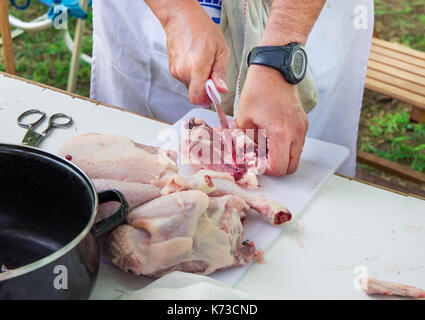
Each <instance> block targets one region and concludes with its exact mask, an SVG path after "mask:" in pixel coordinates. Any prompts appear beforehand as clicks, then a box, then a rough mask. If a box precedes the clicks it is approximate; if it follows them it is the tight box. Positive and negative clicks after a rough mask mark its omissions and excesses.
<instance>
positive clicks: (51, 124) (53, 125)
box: [42, 113, 72, 136]
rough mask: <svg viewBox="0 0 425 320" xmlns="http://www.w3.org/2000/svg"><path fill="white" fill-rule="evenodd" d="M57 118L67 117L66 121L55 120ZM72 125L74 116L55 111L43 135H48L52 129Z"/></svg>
mask: <svg viewBox="0 0 425 320" xmlns="http://www.w3.org/2000/svg"><path fill="white" fill-rule="evenodd" d="M56 119H66V120H68V121H67V122H65V123H60V122H55V120H56ZM71 125H72V118H71V117H70V116H68V115H67V114H64V113H55V114H54V115H52V116H51V117H50V118H49V125H48V127H47V128H46V130H44V131H43V133H42V135H43V136H47V135H48V134H49V132H50V131H51V130H52V129H57V128H67V127H69V126H71Z"/></svg>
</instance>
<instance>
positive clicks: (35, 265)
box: [0, 143, 99, 284]
mask: <svg viewBox="0 0 425 320" xmlns="http://www.w3.org/2000/svg"><path fill="white" fill-rule="evenodd" d="M2 148H6V149H11V150H12V151H23V152H30V153H32V154H37V155H41V156H44V157H47V158H50V159H52V160H55V161H58V162H60V163H62V164H64V165H65V166H67V167H70V168H71V169H72V171H74V172H75V173H76V174H78V175H80V176H81V177H82V178H83V179H84V180H85V181H86V182H87V184H88V185H89V187H90V191H91V192H92V194H93V198H94V208H93V211H92V213H91V216H90V219H89V221H88V223H87V225H86V226H85V227H84V229H83V230H82V231H81V232H80V233H79V234H78V235H77V236H76V237H75V238H74V239H73V240H72V241H70V242H69V243H68V244H66V245H65V246H64V247H62V248H61V249H59V250H57V251H55V252H53V253H52V254H50V255H48V256H46V257H44V258H41V259H39V260H36V261H34V262H32V263H30V264H27V265H24V266H22V267H19V268H16V269H11V270H8V271H6V272H3V273H0V284H1V282H3V281H6V280H10V279H13V278H16V277H18V276H22V275H25V274H27V273H30V272H32V271H35V270H37V269H40V268H42V267H44V266H46V265H48V264H50V263H51V262H53V261H55V260H57V259H59V258H60V257H62V256H64V255H65V254H67V253H68V252H69V251H71V250H72V249H74V248H75V247H76V246H77V245H78V244H79V243H80V242H81V241H82V240H83V239H84V238H85V237H86V236H87V234H89V232H90V230H91V228H92V227H93V224H94V220H95V218H96V213H97V212H98V209H99V198H98V196H97V192H96V189H95V187H94V185H93V183H92V182H91V180H90V179H89V177H88V176H87V175H86V174H85V173H84V172H83V171H82V170H81V169H80V168H79V167H77V166H76V165H75V164H73V163H72V162H70V161H68V160H66V159H64V158H62V157H59V156H58V155H55V154H53V153H50V152H47V151H44V150H41V149H37V148H33V147H28V146H21V145H14V144H4V143H0V149H2Z"/></svg>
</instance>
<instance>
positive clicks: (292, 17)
mask: <svg viewBox="0 0 425 320" xmlns="http://www.w3.org/2000/svg"><path fill="white" fill-rule="evenodd" d="M325 2H326V1H325V0H274V2H273V6H272V9H271V12H270V16H269V20H268V22H267V26H266V30H265V31H264V34H263V37H262V39H261V42H260V45H262V46H279V45H280V46H282V45H286V44H288V43H290V42H299V43H301V44H302V45H305V43H306V41H307V38H308V35H309V34H310V31H311V29H312V28H313V26H314V23H315V22H316V20H317V18H318V16H319V14H320V12H321V11H322V8H323V6H324V4H325Z"/></svg>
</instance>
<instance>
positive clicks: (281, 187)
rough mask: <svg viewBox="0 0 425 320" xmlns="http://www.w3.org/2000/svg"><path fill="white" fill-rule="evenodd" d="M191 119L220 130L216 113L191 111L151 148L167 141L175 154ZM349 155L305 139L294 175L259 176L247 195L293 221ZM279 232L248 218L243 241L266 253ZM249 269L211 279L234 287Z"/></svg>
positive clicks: (344, 150)
mask: <svg viewBox="0 0 425 320" xmlns="http://www.w3.org/2000/svg"><path fill="white" fill-rule="evenodd" d="M192 117H195V118H201V119H203V120H204V121H205V122H206V123H207V124H209V125H210V126H212V127H220V123H219V120H218V117H217V114H216V113H215V112H212V111H209V110H205V109H194V110H192V111H190V112H189V113H188V114H186V115H185V116H184V117H183V118H182V119H180V120H179V121H177V122H176V123H175V124H174V125H173V126H172V127H171V128H170V129H167V130H165V131H163V132H162V133H161V134H160V135H159V140H157V141H155V142H153V143H152V145H155V146H158V147H159V146H161V145H163V144H164V142H166V143H167V146H170V148H171V149H173V150H175V151H178V141H179V140H180V139H179V138H178V137H177V136H179V135H180V130H181V128H182V123H183V122H184V121H186V120H189V119H190V118H192ZM170 137H173V139H170ZM176 138H177V139H176ZM348 154H349V150H348V149H347V148H346V147H343V146H339V145H335V144H331V143H328V142H323V141H319V140H315V139H310V138H307V139H306V142H305V146H304V150H303V153H302V155H301V160H300V165H299V167H298V170H297V172H296V173H295V174H293V175H289V176H286V177H279V178H276V177H269V176H261V177H259V182H260V185H261V188H260V189H259V190H255V191H250V192H252V193H254V194H257V195H261V196H264V197H266V198H268V199H271V200H274V201H276V202H278V203H280V204H281V205H283V206H285V207H287V208H288V209H289V210H290V211H291V213H292V215H293V218H295V217H296V216H297V215H298V214H299V213H300V212H301V210H302V209H303V208H304V207H305V206H306V205H307V203H308V202H309V201H310V200H311V198H312V197H313V196H314V194H315V193H316V192H317V191H318V190H319V189H320V187H321V186H322V185H323V184H324V183H325V182H327V181H328V179H329V178H330V177H331V176H332V175H333V174H334V173H335V172H336V171H337V170H338V168H339V167H340V165H341V164H342V163H343V162H344V161H345V159H346V158H347V157H348ZM178 158H179V157H178ZM282 229H284V227H273V226H271V225H268V224H267V223H265V222H264V221H263V220H261V219H259V218H258V217H255V216H251V217H248V218H247V219H246V221H245V224H244V230H245V239H249V240H251V241H254V242H255V245H256V247H257V248H258V249H262V250H266V249H267V248H268V247H269V246H270V245H271V244H272V242H273V241H274V240H275V239H276V238H277V237H278V236H279V233H280V232H281V231H282ZM266 263H267V261H266ZM249 266H250V265H247V266H245V267H237V268H232V269H226V270H222V271H218V272H215V273H214V274H212V275H211V277H212V278H214V279H216V280H218V281H221V282H223V283H225V284H227V285H229V286H234V285H235V284H236V282H237V281H238V280H239V279H240V278H241V277H242V276H243V274H244V273H245V272H246V271H247V270H248V268H249Z"/></svg>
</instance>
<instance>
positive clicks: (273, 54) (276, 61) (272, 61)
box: [248, 46, 288, 72]
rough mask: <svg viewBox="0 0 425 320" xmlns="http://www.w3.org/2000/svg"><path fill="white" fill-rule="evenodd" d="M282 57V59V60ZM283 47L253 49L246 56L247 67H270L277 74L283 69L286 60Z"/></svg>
mask: <svg viewBox="0 0 425 320" xmlns="http://www.w3.org/2000/svg"><path fill="white" fill-rule="evenodd" d="M282 56H284V58H283V59H282ZM287 57H288V55H287V54H286V49H285V47H276V46H262V47H255V48H254V49H253V50H252V51H251V52H250V53H249V55H248V66H249V65H251V64H259V65H263V66H268V67H272V68H274V69H276V70H278V71H279V72H281V71H282V68H283V67H284V62H285V61H286V60H287V59H288V58H287Z"/></svg>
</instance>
